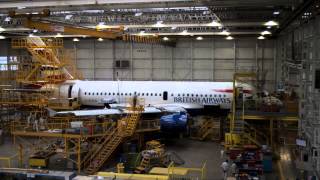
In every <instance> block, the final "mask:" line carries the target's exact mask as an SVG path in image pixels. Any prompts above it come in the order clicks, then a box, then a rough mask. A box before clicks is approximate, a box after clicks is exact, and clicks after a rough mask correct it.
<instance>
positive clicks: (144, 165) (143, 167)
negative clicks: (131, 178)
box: [134, 156, 150, 174]
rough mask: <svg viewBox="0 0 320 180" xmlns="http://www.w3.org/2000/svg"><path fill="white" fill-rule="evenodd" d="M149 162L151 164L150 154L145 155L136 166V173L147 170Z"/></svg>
mask: <svg viewBox="0 0 320 180" xmlns="http://www.w3.org/2000/svg"><path fill="white" fill-rule="evenodd" d="M149 164H150V157H149V156H145V157H143V158H142V161H141V162H140V164H139V166H138V167H136V169H135V170H134V173H135V174H142V173H143V172H144V171H145V170H146V168H148V167H149Z"/></svg>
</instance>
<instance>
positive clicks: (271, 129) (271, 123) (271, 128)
mask: <svg viewBox="0 0 320 180" xmlns="http://www.w3.org/2000/svg"><path fill="white" fill-rule="evenodd" d="M273 120H274V119H270V127H269V128H270V129H269V130H270V146H271V147H273Z"/></svg>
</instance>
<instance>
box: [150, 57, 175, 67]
mask: <svg viewBox="0 0 320 180" xmlns="http://www.w3.org/2000/svg"><path fill="white" fill-rule="evenodd" d="M153 68H156V69H158V68H165V69H167V68H168V69H170V68H171V60H164V59H162V60H153Z"/></svg>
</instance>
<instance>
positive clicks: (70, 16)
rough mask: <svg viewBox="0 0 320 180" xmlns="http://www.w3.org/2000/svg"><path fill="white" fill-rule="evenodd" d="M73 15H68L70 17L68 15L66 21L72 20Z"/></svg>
mask: <svg viewBox="0 0 320 180" xmlns="http://www.w3.org/2000/svg"><path fill="white" fill-rule="evenodd" d="M72 16H73V15H72V14H68V15H66V16H65V17H64V19H66V20H70V19H71V18H72Z"/></svg>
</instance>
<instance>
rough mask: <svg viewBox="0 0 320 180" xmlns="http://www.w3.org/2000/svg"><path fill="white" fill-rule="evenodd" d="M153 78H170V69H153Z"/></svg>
mask: <svg viewBox="0 0 320 180" xmlns="http://www.w3.org/2000/svg"><path fill="white" fill-rule="evenodd" d="M153 74H154V76H153V80H171V71H170V70H169V69H153Z"/></svg>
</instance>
